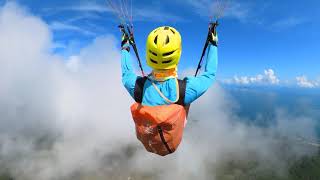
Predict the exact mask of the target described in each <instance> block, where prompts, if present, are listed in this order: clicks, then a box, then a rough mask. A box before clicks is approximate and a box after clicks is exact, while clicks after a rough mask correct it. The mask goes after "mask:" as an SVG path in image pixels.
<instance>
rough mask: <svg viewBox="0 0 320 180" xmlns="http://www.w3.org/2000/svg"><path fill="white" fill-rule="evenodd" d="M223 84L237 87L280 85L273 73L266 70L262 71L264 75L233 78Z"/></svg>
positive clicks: (270, 70)
mask: <svg viewBox="0 0 320 180" xmlns="http://www.w3.org/2000/svg"><path fill="white" fill-rule="evenodd" d="M223 82H225V83H228V84H239V85H250V84H255V85H259V84H262V85H268V84H270V85H277V84H279V83H280V80H279V79H278V77H277V76H276V74H275V72H274V71H273V70H272V69H266V70H265V71H264V74H263V75H261V74H258V75H256V76H254V77H248V76H241V77H239V76H234V77H233V79H227V80H224V81H223Z"/></svg>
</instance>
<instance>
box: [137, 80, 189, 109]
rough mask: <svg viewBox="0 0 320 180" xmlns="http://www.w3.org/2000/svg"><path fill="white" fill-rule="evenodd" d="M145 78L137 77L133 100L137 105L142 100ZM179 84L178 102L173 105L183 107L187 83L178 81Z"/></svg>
mask: <svg viewBox="0 0 320 180" xmlns="http://www.w3.org/2000/svg"><path fill="white" fill-rule="evenodd" d="M147 79H148V78H147V77H139V78H138V79H137V81H136V85H135V88H134V100H135V101H136V102H137V103H142V98H143V87H144V84H145V83H146V81H147ZM178 82H179V93H180V94H179V100H178V101H177V102H176V103H175V104H178V105H181V106H185V104H184V99H185V95H186V86H187V83H186V81H185V80H178Z"/></svg>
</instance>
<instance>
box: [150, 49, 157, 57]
mask: <svg viewBox="0 0 320 180" xmlns="http://www.w3.org/2000/svg"><path fill="white" fill-rule="evenodd" d="M149 52H150V53H151V54H153V55H155V56H158V54H157V53H155V52H153V51H151V50H149Z"/></svg>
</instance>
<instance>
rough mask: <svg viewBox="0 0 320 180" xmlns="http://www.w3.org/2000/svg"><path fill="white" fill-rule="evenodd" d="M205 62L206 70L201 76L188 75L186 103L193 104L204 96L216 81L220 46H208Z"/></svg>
mask: <svg viewBox="0 0 320 180" xmlns="http://www.w3.org/2000/svg"><path fill="white" fill-rule="evenodd" d="M205 62H206V64H205V70H204V72H203V73H202V74H201V75H200V76H198V77H193V76H189V77H186V82H187V85H186V95H185V104H191V103H192V102H194V101H195V100H196V99H198V98H199V97H200V96H202V95H203V94H204V93H205V92H206V91H207V90H208V89H209V87H210V86H211V85H212V84H213V82H214V81H215V79H216V72H217V67H218V48H217V47H216V46H214V45H212V44H210V45H209V46H208V49H207V55H206V59H205Z"/></svg>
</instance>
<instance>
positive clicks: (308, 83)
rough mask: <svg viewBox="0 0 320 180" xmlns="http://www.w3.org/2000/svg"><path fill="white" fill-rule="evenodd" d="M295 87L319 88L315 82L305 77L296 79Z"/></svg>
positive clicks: (318, 84) (319, 84)
mask: <svg viewBox="0 0 320 180" xmlns="http://www.w3.org/2000/svg"><path fill="white" fill-rule="evenodd" d="M296 81H297V85H298V86H299V87H303V88H315V87H319V86H320V83H319V82H317V81H310V80H309V79H308V78H307V76H298V77H296Z"/></svg>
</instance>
